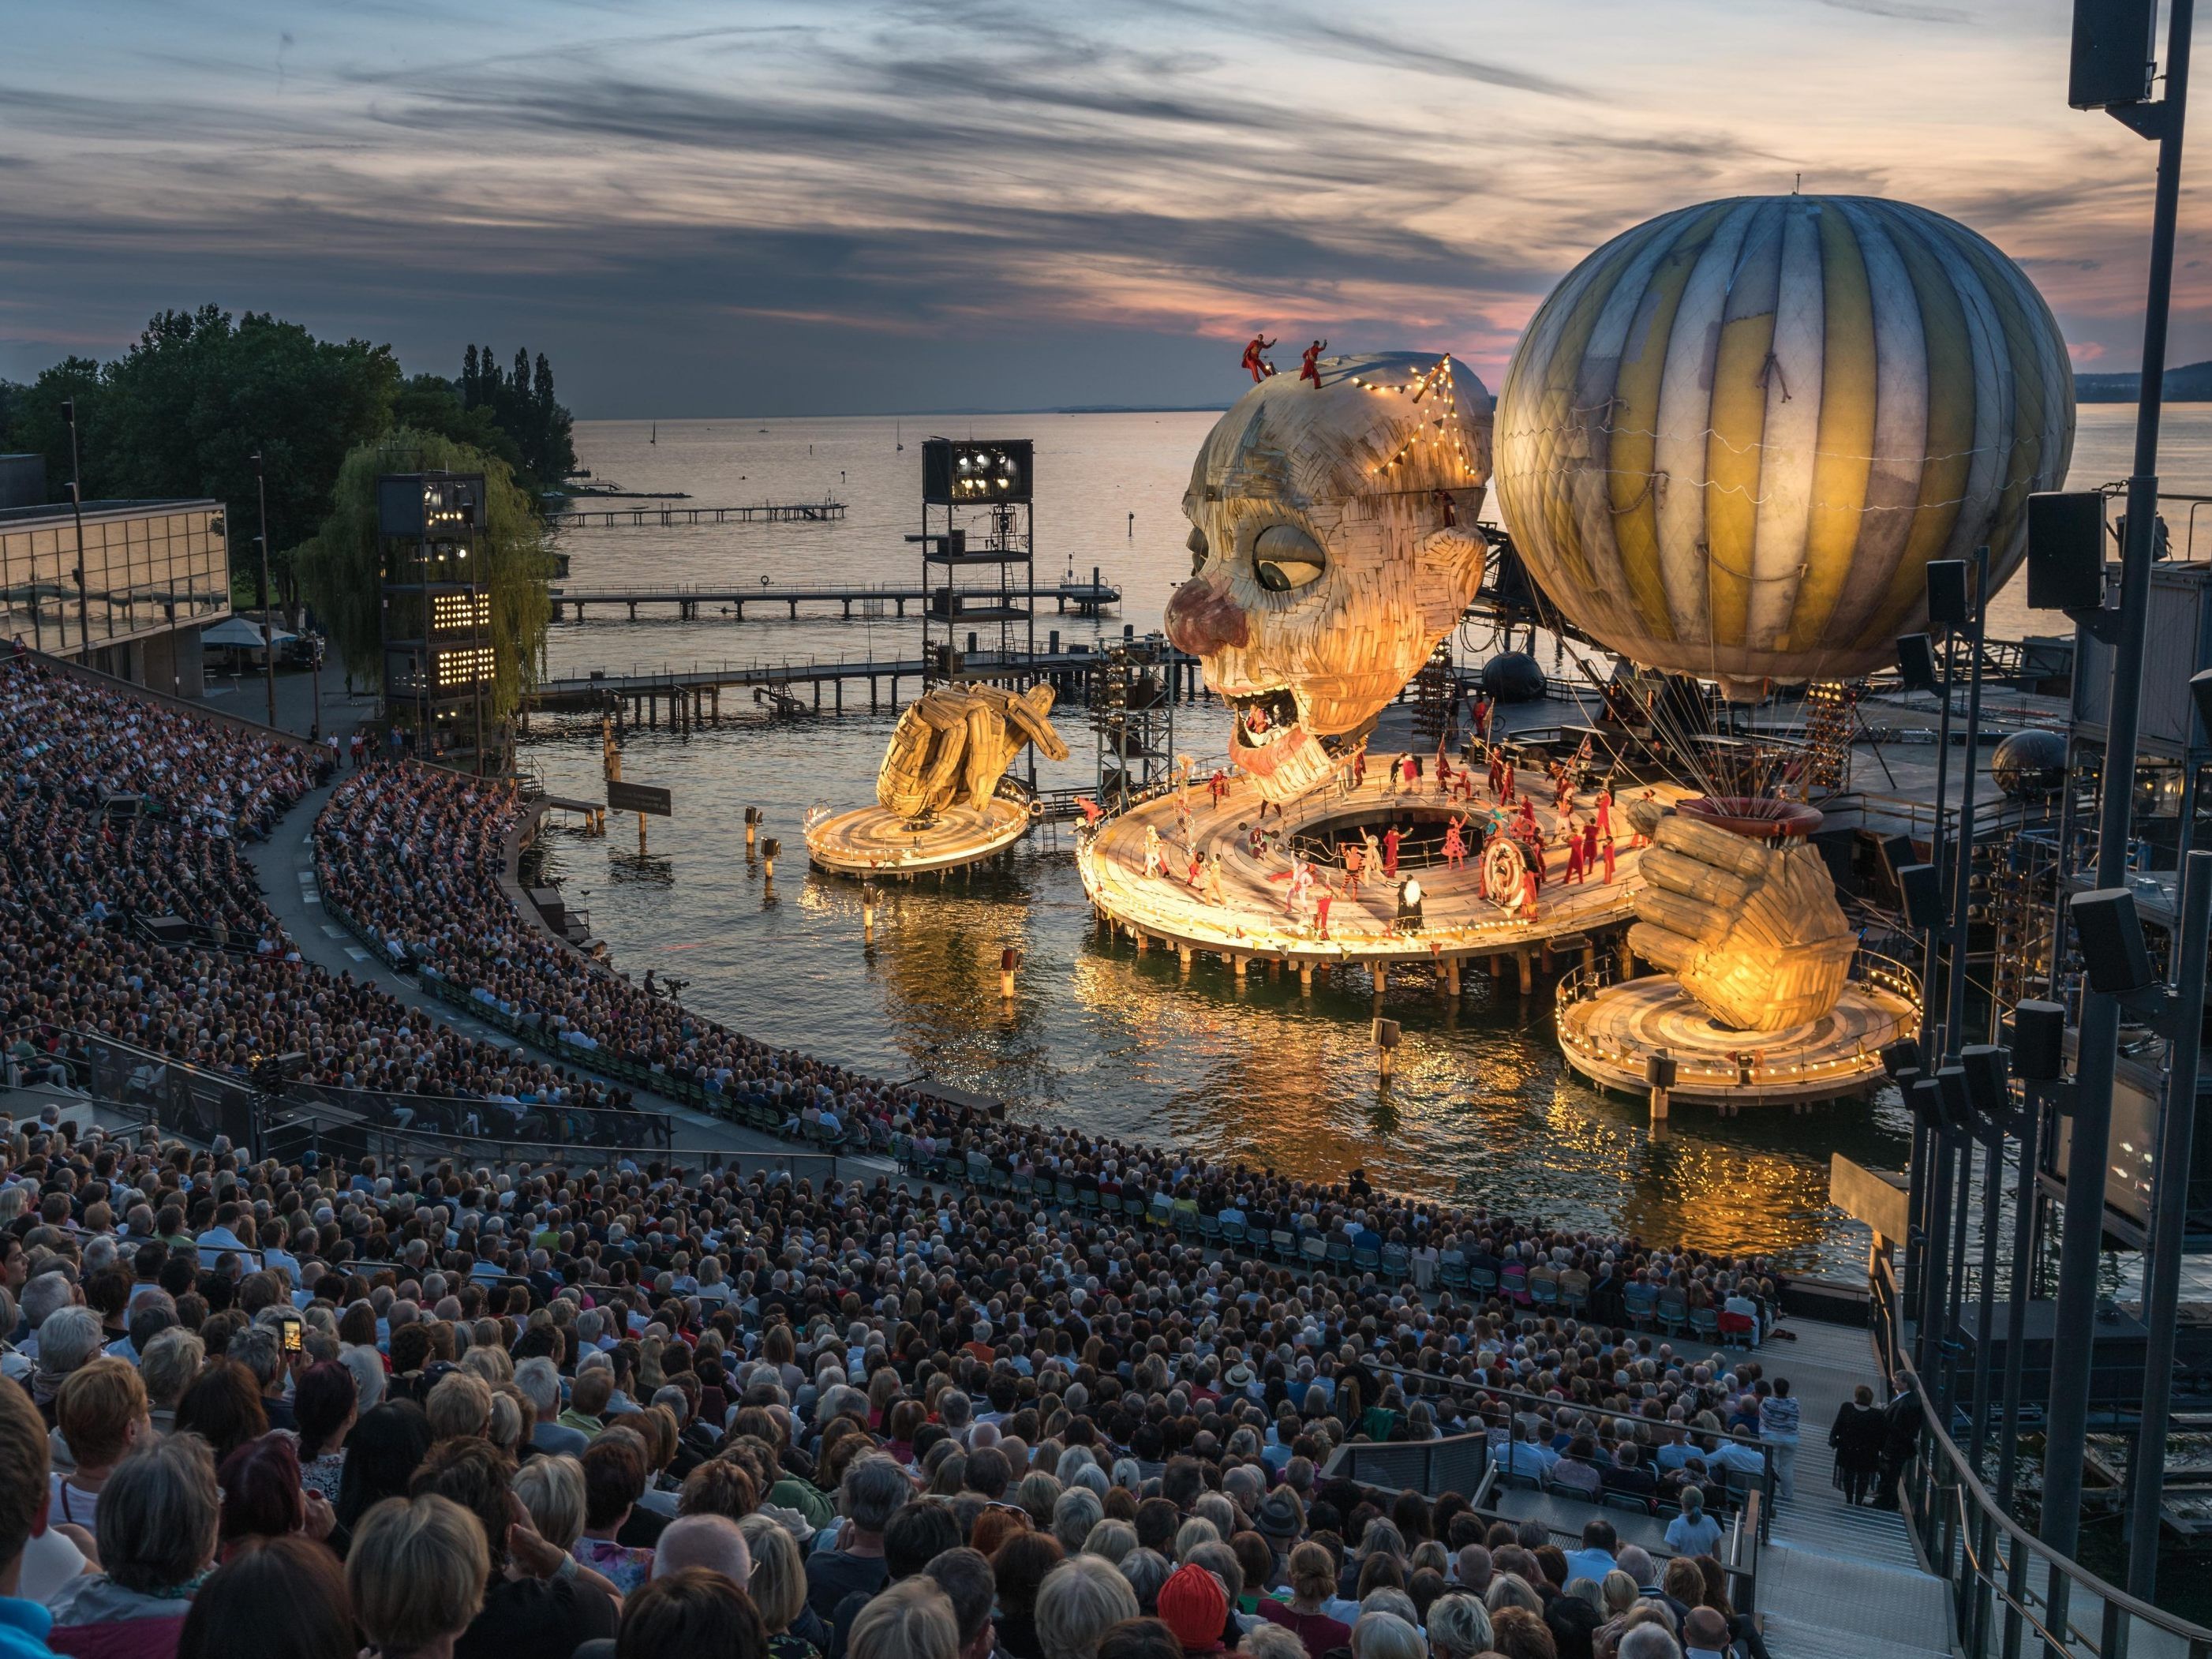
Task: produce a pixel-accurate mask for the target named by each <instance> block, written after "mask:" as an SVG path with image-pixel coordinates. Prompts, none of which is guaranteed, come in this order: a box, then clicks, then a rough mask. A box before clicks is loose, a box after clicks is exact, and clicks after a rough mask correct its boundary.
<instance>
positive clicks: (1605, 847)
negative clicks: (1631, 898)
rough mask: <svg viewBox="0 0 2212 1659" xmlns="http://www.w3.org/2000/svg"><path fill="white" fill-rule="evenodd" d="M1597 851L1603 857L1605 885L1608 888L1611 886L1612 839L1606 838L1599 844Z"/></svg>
mask: <svg viewBox="0 0 2212 1659" xmlns="http://www.w3.org/2000/svg"><path fill="white" fill-rule="evenodd" d="M1598 850H1599V852H1600V853H1601V854H1603V855H1604V857H1605V884H1606V885H1607V886H1608V887H1610V886H1612V885H1613V837H1612V836H1607V837H1606V838H1605V839H1604V841H1602V842H1600V843H1599V844H1598Z"/></svg>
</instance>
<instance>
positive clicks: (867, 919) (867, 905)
mask: <svg viewBox="0 0 2212 1659" xmlns="http://www.w3.org/2000/svg"><path fill="white" fill-rule="evenodd" d="M860 938H861V939H862V940H863V941H864V942H866V943H867V944H870V945H873V944H874V943H875V942H876V890H875V889H874V888H872V887H870V886H866V885H865V884H864V885H862V887H861V889H860Z"/></svg>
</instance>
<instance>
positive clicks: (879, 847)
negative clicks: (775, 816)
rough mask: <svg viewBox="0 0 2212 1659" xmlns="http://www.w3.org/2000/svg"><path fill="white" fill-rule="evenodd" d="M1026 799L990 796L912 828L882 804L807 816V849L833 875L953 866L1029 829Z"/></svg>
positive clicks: (976, 859)
mask: <svg viewBox="0 0 2212 1659" xmlns="http://www.w3.org/2000/svg"><path fill="white" fill-rule="evenodd" d="M1033 821H1034V820H1033V819H1032V818H1031V817H1030V806H1029V803H1028V802H1027V801H1024V800H1013V799H1008V798H1007V797H1006V796H1004V795H994V796H993V797H992V798H991V799H989V800H988V801H987V802H985V803H984V805H983V806H982V808H981V810H980V811H979V810H977V809H976V808H975V807H972V806H954V807H950V808H948V809H946V810H945V811H943V812H940V813H939V814H938V816H937V819H936V821H935V822H934V823H931V824H929V825H928V826H927V828H923V829H915V828H913V827H911V826H909V825H908V823H907V822H906V820H905V819H903V818H902V817H899V815H898V814H897V813H896V812H892V811H887V810H886V809H884V808H883V807H881V806H860V807H854V808H853V809H852V810H850V811H843V812H831V813H829V814H828V815H826V816H821V817H815V816H811V815H810V817H809V821H808V823H807V825H806V854H807V856H808V857H809V858H811V860H813V861H814V865H815V867H816V868H817V869H820V870H824V871H827V872H829V873H830V874H831V875H837V876H860V877H864V878H865V877H868V876H913V875H921V874H924V873H926V872H929V871H933V870H957V869H960V868H961V867H963V866H966V865H970V864H977V863H980V862H981V861H982V860H985V859H987V858H990V857H992V856H994V854H1000V853H1003V852H1005V851H1006V848H1009V847H1012V845H1013V844H1014V843H1015V842H1018V841H1019V840H1020V839H1021V838H1022V837H1023V836H1025V835H1027V834H1028V833H1029V828H1030V823H1032V822H1033Z"/></svg>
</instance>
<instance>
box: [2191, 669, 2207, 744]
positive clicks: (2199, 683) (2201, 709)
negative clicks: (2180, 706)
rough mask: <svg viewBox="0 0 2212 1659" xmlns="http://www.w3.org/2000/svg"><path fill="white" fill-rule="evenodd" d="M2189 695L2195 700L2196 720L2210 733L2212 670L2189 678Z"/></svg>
mask: <svg viewBox="0 0 2212 1659" xmlns="http://www.w3.org/2000/svg"><path fill="white" fill-rule="evenodd" d="M2189 695H2190V696H2192V697H2194V698H2196V699H2197V719H2198V720H2202V721H2203V722H2204V730H2205V731H2206V732H2208V733H2212V668H2208V669H2206V670H2204V671H2203V672H2202V673H2197V674H2191V676H2190V677H2189Z"/></svg>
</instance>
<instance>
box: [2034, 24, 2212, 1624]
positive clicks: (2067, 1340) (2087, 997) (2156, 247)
mask: <svg viewBox="0 0 2212 1659" xmlns="http://www.w3.org/2000/svg"><path fill="white" fill-rule="evenodd" d="M2077 3H2079V0H2077ZM2195 10H2196V0H2172V12H2171V14H2170V15H2169V16H2168V18H2167V21H2166V96H2165V98H2164V99H2163V100H2160V101H2159V102H2156V103H2152V102H2149V101H2148V100H2145V99H2144V97H2143V93H2144V92H2147V91H2148V65H2147V64H2146V65H2145V66H2144V69H2143V73H2142V76H2141V77H2140V80H2141V82H2142V84H2141V87H2140V89H2139V90H2136V91H2135V92H2133V93H2132V94H2128V93H2126V92H2123V93H2122V94H2121V95H2120V96H2118V97H2106V98H2101V99H2099V98H2090V99H2087V100H2081V99H2077V100H2076V101H2077V102H2087V103H2088V104H2090V105H2096V104H2102V105H2103V106H2106V107H2110V108H2111V109H2112V113H2113V115H2114V116H2115V117H2116V118H2118V119H2119V120H2120V121H2121V122H2123V123H2124V125H2127V126H2129V127H2130V128H2131V129H2132V130H2134V131H2136V132H2138V133H2140V134H2142V136H2143V137H2150V138H2155V139H2157V140H2158V184H2157V191H2156V195H2155V197H2154V205H2153V209H2152V214H2151V239H2150V282H2149V291H2148V295H2146V297H2145V300H2144V304H2143V346H2142V374H2141V376H2140V379H2141V386H2142V390H2141V394H2140V397H2139V398H2138V401H2137V405H2136V451H2135V466H2134V471H2132V473H2131V474H2130V477H2129V478H2128V526H2127V537H2126V541H2125V544H2124V546H2123V548H2122V550H2121V556H2120V605H2119V611H2118V616H2117V617H2112V624H2116V627H2114V629H2113V632H2114V633H2115V635H2116V637H2115V638H2114V640H2113V647H2114V648H2113V652H2112V697H2111V702H2110V720H2109V724H2108V725H2107V726H2106V744H2105V756H2104V765H2103V768H2102V771H2103V777H2102V781H2101V786H2100V795H2101V798H2100V801H2099V804H2098V820H2097V883H2098V885H2099V886H2100V887H2104V888H2116V887H2119V886H2122V885H2123V884H2125V882H2126V880H2127V878H2128V868H2127V866H2128V832H2129V828H2130V811H2129V809H2130V806H2131V805H2132V804H2133V800H2134V795H2135V776H2136V732H2137V723H2138V719H2139V716H2140V714H2141V704H2142V677H2143V635H2144V631H2145V627H2146V623H2147V619H2148V613H2149V609H2150V566H2151V550H2152V539H2153V536H2154V532H2155V530H2156V527H2157V518H2158V476H2157V473H2158V426H2159V412H2160V397H2161V394H2162V392H2163V389H2164V380H2165V374H2166V313H2167V311H2168V309H2169V307H2170V306H2171V304H2172V295H2173V241H2174V226H2175V220H2176V217H2177V216H2178V214H2179V207H2180V195H2181V138H2182V130H2183V125H2184V115H2185V111H2186V109H2187V104H2188V97H2189V45H2190V30H2191V24H2192V22H2193V21H2194V15H2195ZM2145 35H2146V39H2145V41H2144V44H2145V45H2146V46H2148V28H2146V30H2145ZM2078 67H2079V59H2077V68H2078ZM2095 622H2096V623H2097V624H2098V625H2099V626H2100V627H2104V626H2106V625H2107V624H2106V622H2105V613H2101V612H2100V614H2099V615H2098V617H2096V618H2095ZM2084 625H2085V626H2087V625H2089V624H2088V623H2084ZM2119 1030H2120V1006H2119V1001H2118V998H2117V997H2115V996H2112V995H2111V994H2106V993H2100V992H2099V991H2098V990H2096V989H2095V988H2094V987H2085V988H2084V990H2083V993H2082V998H2081V1027H2080V1033H2079V1036H2078V1038H2077V1042H2076V1053H2077V1054H2078V1055H2079V1059H2078V1060H2077V1062H2076V1065H2075V1112H2074V1121H2073V1124H2072V1127H2071V1129H2070V1132H2069V1138H2068V1140H2067V1161H2066V1197H2065V1203H2064V1209H2063V1215H2064V1218H2065V1219H2064V1224H2063V1225H2064V1233H2063V1237H2062V1239H2061V1241H2060V1248H2059V1257H2058V1296H2057V1310H2056V1312H2055V1315H2054V1320H2053V1324H2052V1329H2051V1394H2050V1407H2049V1411H2048V1413H2047V1416H2046V1418H2045V1438H2044V1454H2043V1506H2042V1519H2041V1522H2040V1525H2039V1529H2038V1530H2039V1534H2040V1536H2041V1539H2042V1541H2043V1542H2044V1544H2045V1546H2047V1547H2049V1549H2050V1550H2051V1553H2052V1555H2053V1557H2054V1558H2057V1559H2054V1560H2053V1562H2052V1564H2051V1577H2050V1583H2049V1589H2048V1593H2047V1596H2046V1601H2045V1625H2046V1627H2047V1628H2048V1629H2050V1630H2051V1631H2054V1632H2060V1633H2061V1634H2062V1638H2063V1632H2065V1630H2066V1628H2067V1625H2066V1619H2067V1598H2068V1594H2069V1590H2070V1589H2071V1588H2072V1581H2071V1580H2070V1579H2069V1577H2067V1575H2066V1572H2065V1571H2064V1569H2063V1567H2062V1565H2060V1563H2061V1561H2063V1560H2066V1559H2070V1558H2071V1557H2072V1556H2073V1554H2074V1553H2075V1549H2076V1548H2077V1547H2079V1544H2080V1541H2081V1459H2082V1456H2083V1455H2084V1454H2085V1452H2086V1450H2087V1442H2088V1432H2089V1388H2090V1376H2091V1361H2092V1358H2093V1353H2094V1349H2095V1344H2096V1336H2097V1319H2096V1313H2097V1258H2098V1254H2099V1246H2100V1243H2101V1241H2102V1238H2103V1236H2104V1223H2105V1166H2106V1164H2107V1163H2108V1162H2109V1161H2110V1158H2111V1151H2112V1078H2113V1072H2114V1068H2115V1066H2116V1065H2117V1064H2118V1042H2119Z"/></svg>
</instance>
